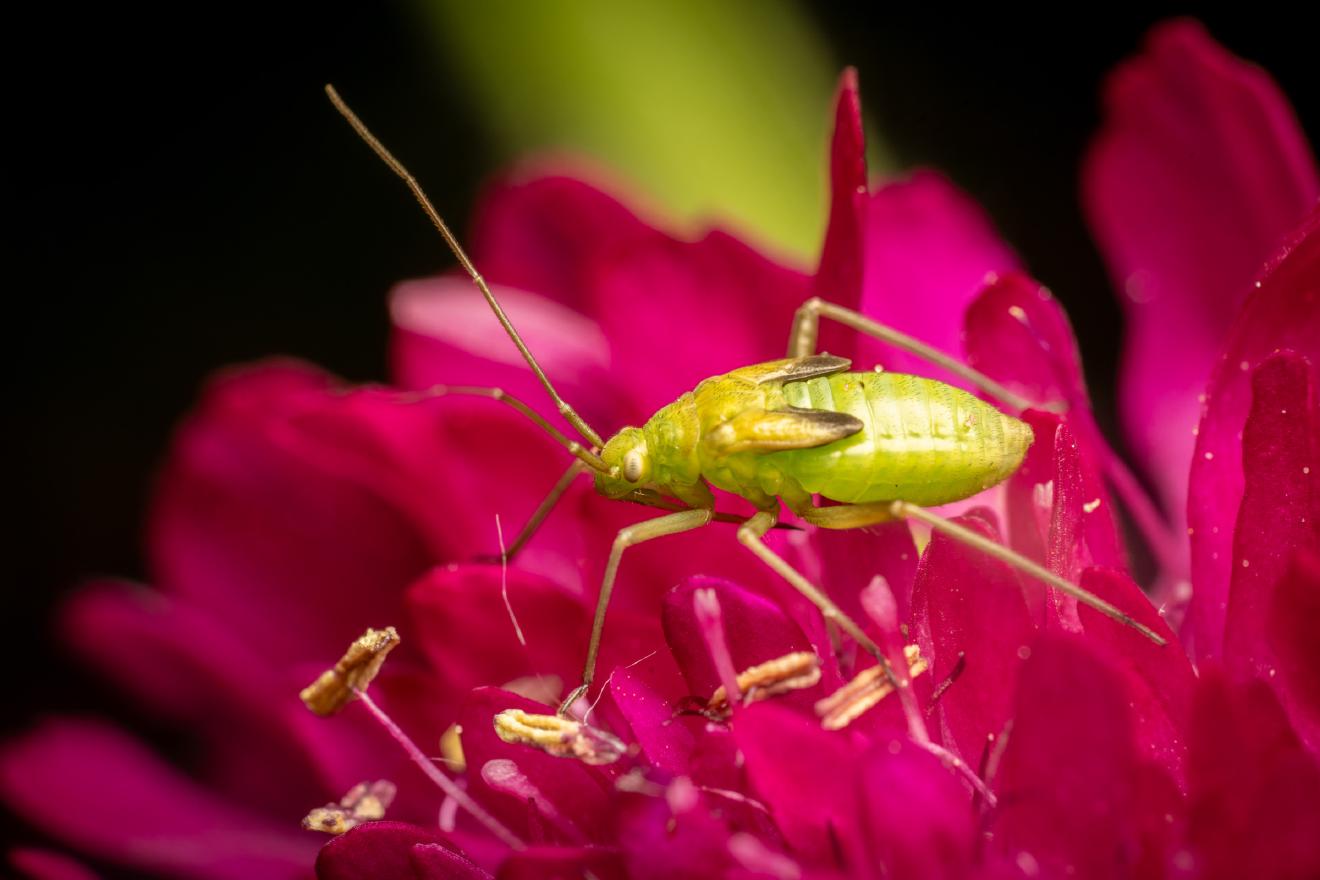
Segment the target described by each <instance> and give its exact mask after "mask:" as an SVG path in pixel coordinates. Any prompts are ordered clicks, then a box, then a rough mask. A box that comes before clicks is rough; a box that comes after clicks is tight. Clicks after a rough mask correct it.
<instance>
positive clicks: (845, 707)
mask: <svg viewBox="0 0 1320 880" xmlns="http://www.w3.org/2000/svg"><path fill="white" fill-rule="evenodd" d="M903 659H904V660H905V661H906V662H907V665H908V679H909V680H911V679H913V678H916V677H917V676H918V675H920V674H921V673H923V672H925V671H926V670H927V669H929V668H930V665H929V664H928V663H927V662H926V659H925V658H924V657H922V656H921V649H920V648H918V647H917V646H916V645H908V646H906V647H905V648H903ZM893 690H894V686H893V685H892V684H890V682H889V680H888V679H887V678H886V677H885V673H884V669H883V667H880V666H869V667H867V668H866V669H863V670H862V671H861V672H859V673H857V675H856V676H854V677H853V680H852V681H850V682H848V683H847V684H845V685H844V686H843V687H841V688H839V689H838V690H837V691H835V692H834V693H832V694H830V695H829V696H828V697H826V698H825V699H823V700H820V701H818V702H817V703H816V714H817V715H818V716H820V723H821V726H822V727H824V728H825V729H826V730H840V729H842V728H844V727H847V726H848V725H849V724H852V723H853V722H854V721H856V720H857V719H858V718H859V717H860V716H861V715H862V714H863V713H864V712H866V710H868V709H870V708H871V707H872V706H874V705H875V704H876V703H879V702H880V701H881V700H883V699H884V698H885V697H887V696H889V695H890V694H891V693H893Z"/></svg>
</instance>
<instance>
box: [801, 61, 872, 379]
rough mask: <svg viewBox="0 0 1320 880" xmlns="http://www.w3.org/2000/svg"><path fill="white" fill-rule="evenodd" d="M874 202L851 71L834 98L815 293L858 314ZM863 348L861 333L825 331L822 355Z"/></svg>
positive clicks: (832, 325)
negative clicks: (868, 221) (868, 212)
mask: <svg viewBox="0 0 1320 880" xmlns="http://www.w3.org/2000/svg"><path fill="white" fill-rule="evenodd" d="M869 201H870V197H869V195H868V184H867V179H866V133H865V131H864V130H863V128H862V104H861V97H860V95H859V93H858V89H857V71H856V70H855V69H853V68H851V67H849V68H847V69H845V70H844V72H843V75H842V76H841V77H839V87H838V91H837V92H836V93H835V98H834V134H833V135H832V137H831V139H830V217H829V226H828V227H827V228H826V230H825V241H824V243H823V244H822V245H821V251H820V264H819V266H818V267H817V269H816V276H815V278H814V279H813V280H812V285H811V290H812V293H814V294H815V295H816V296H819V297H820V298H821V299H824V300H826V301H828V302H832V303H837V304H839V305H841V306H845V307H846V308H850V309H856V308H857V307H858V305H859V303H860V302H861V298H862V273H863V271H864V261H865V236H866V231H865V223H866V221H865V212H866V207H867V202H869ZM857 344H858V343H857V334H856V333H854V332H853V331H851V330H848V329H847V328H844V327H840V326H838V325H837V324H835V323H834V322H832V321H827V322H825V323H824V325H823V326H822V327H821V328H820V340H819V344H818V346H817V348H818V350H819V351H828V352H832V353H834V354H837V355H840V356H842V357H850V356H852V355H853V354H854V353H855V352H856V351H857Z"/></svg>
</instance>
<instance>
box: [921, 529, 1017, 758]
mask: <svg viewBox="0 0 1320 880" xmlns="http://www.w3.org/2000/svg"><path fill="white" fill-rule="evenodd" d="M955 522H957V523H959V524H960V525H963V526H966V527H967V528H969V529H972V530H973V531H976V532H977V533H979V534H981V535H983V536H984V537H987V538H990V539H991V540H997V538H998V535H997V534H996V532H995V529H994V527H993V526H992V525H991V524H990V523H989V522H987V521H986V520H985V519H982V518H981V517H980V516H977V515H975V514H968V515H965V516H961V517H958V518H957V519H956V520H955ZM913 595H914V597H915V600H914V603H913V604H914V619H915V621H916V635H917V639H918V640H919V643H920V644H921V645H922V649H923V653H926V654H927V655H928V657H929V659H930V663H931V669H930V672H929V673H928V675H929V679H930V681H932V682H936V683H939V682H944V681H946V680H949V679H950V677H951V676H953V675H955V674H957V677H956V678H955V679H953V681H952V684H951V685H950V686H949V688H948V690H946V691H945V692H944V693H943V695H942V696H941V697H940V699H939V702H938V703H937V704H936V705H937V706H938V707H939V708H938V712H939V717H940V718H941V719H942V727H943V729H944V731H946V733H945V745H946V746H947V747H949V748H951V749H956V750H957V751H958V752H959V753H960V754H961V755H962V757H963V760H965V761H966V762H967V763H968V764H969V765H970V766H972V767H977V766H979V765H980V763H981V759H982V755H983V753H984V752H985V751H986V749H987V748H988V747H989V744H990V743H992V742H993V741H994V740H995V739H996V738H997V737H998V736H999V734H1000V733H1001V732H1002V731H1003V729H1004V724H1005V722H1007V721H1008V719H1009V715H1010V710H1011V707H1012V700H1013V693H1012V689H1011V688H1009V687H1006V686H1005V682H1011V681H1013V680H1014V679H1015V678H1016V677H1017V671H1018V668H1019V667H1020V666H1021V664H1022V659H1021V658H1022V657H1023V656H1024V655H1026V654H1027V653H1028V652H1029V645H1030V644H1031V642H1032V640H1033V638H1034V636H1035V626H1033V624H1032V622H1031V618H1030V616H1029V614H1028V612H1027V605H1026V602H1025V600H1024V599H1023V593H1022V584H1021V582H1020V581H1019V579H1018V575H1017V573H1016V572H1015V571H1013V569H1011V568H1009V567H1008V566H1006V565H1004V564H1003V563H1002V562H998V561H996V560H994V559H991V558H990V557H988V556H986V555H985V554H984V553H981V552H980V551H979V550H974V549H972V548H970V547H966V546H964V545H962V544H959V543H958V542H956V541H954V540H952V539H951V538H948V537H945V536H944V535H940V534H936V535H933V536H932V537H931V540H930V544H929V546H927V548H926V552H925V554H924V555H923V556H922V558H921V565H920V567H919V568H918V569H917V586H916V588H915V590H914V594H913Z"/></svg>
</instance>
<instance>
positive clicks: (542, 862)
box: [499, 846, 627, 880]
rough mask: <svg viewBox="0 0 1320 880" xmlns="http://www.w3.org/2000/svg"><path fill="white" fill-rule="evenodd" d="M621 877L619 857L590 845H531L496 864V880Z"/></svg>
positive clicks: (606, 879)
mask: <svg viewBox="0 0 1320 880" xmlns="http://www.w3.org/2000/svg"><path fill="white" fill-rule="evenodd" d="M584 876H591V877H599V878H600V880H625V878H626V877H627V875H626V874H625V873H624V871H623V866H622V865H621V864H619V857H618V856H617V855H616V854H614V853H612V852H609V851H608V850H603V849H596V848H593V847H585V846H583V847H572V846H563V847H559V846H535V847H528V848H527V849H525V850H522V851H521V852H516V853H514V854H513V855H511V856H509V858H507V859H506V860H505V861H504V864H503V865H501V866H500V875H499V880H579V878H581V877H584Z"/></svg>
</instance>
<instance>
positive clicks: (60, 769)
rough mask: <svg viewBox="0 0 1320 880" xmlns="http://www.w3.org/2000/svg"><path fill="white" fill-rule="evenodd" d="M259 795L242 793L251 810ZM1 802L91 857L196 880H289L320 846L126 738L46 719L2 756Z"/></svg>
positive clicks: (95, 724) (83, 723) (98, 725)
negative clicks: (207, 786)
mask: <svg viewBox="0 0 1320 880" xmlns="http://www.w3.org/2000/svg"><path fill="white" fill-rule="evenodd" d="M265 794H266V792H264V791H262V790H256V791H252V792H250V799H251V801H252V803H253V804H257V803H260V802H261V800H262V799H263V798H264V797H265ZM0 796H3V798H4V800H5V801H6V803H7V804H8V806H9V808H10V809H11V810H12V811H13V812H14V813H15V814H17V815H19V816H22V817H23V819H24V820H25V821H27V822H29V823H31V824H32V825H34V826H36V827H37V828H40V829H41V830H43V831H44V832H46V833H48V834H50V835H52V836H53V837H56V838H58V839H60V840H62V841H64V842H66V843H68V844H70V845H72V846H75V847H77V848H78V849H80V850H81V851H83V852H86V853H88V854H89V855H92V856H94V857H96V858H100V859H105V860H107V861H112V862H115V863H117V864H121V865H124V866H125V867H130V868H134V869H137V870H140V871H150V872H158V873H168V874H170V875H171V876H177V877H190V878H200V880H247V878H251V877H267V876H269V877H296V876H299V875H300V874H302V873H304V872H305V871H306V868H307V866H308V865H309V864H311V861H312V856H313V853H314V852H315V851H316V847H317V845H318V844H319V843H320V841H319V840H318V839H317V838H315V837H313V836H311V835H308V834H305V833H303V832H300V831H298V830H297V828H296V825H295V823H294V822H293V821H290V822H289V823H288V824H287V825H281V824H277V823H275V822H269V821H266V820H263V819H261V818H259V817H258V816H256V815H255V814H252V813H249V812H248V811H247V810H245V809H244V808H243V807H242V806H240V805H239V804H237V803H234V802H230V801H226V800H223V799H221V798H219V797H217V796H216V795H215V794H213V793H212V792H210V791H207V790H205V789H203V788H201V787H199V786H197V785H196V784H194V783H193V782H191V781H189V780H188V779H186V778H185V777H184V776H183V775H182V774H180V773H178V772H177V771H175V770H174V769H173V768H171V767H168V766H167V765H165V764H164V763H163V762H162V761H161V760H160V759H158V758H157V757H156V756H155V755H154V754H152V753H151V752H150V751H148V750H147V749H146V747H145V746H143V745H142V744H141V743H139V742H137V741H136V740H134V739H133V738H131V737H130V736H129V735H128V734H126V733H123V732H122V731H120V730H118V729H116V728H114V727H111V726H110V725H108V724H105V723H103V722H99V721H87V720H72V719H53V720H49V721H46V722H43V723H42V724H40V725H38V726H37V727H36V728H34V729H33V730H31V731H29V732H28V733H27V734H25V735H24V736H22V737H21V738H19V739H17V740H13V741H10V742H8V743H6V744H5V746H4V749H3V751H2V752H0Z"/></svg>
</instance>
